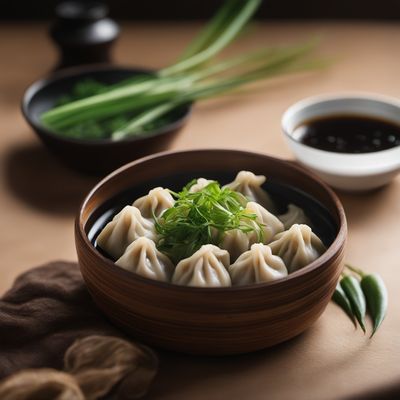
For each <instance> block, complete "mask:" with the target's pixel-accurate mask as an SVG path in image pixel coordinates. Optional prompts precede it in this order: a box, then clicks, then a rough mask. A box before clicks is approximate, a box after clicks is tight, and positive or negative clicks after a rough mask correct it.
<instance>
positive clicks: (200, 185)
mask: <svg viewBox="0 0 400 400" xmlns="http://www.w3.org/2000/svg"><path fill="white" fill-rule="evenodd" d="M211 182H215V181H212V180H210V179H205V178H199V179H197V181H196V183H195V184H194V185H192V186H191V187H190V189H189V193H197V192H200V190H203V189H204V188H205V187H206V186H207V185H209V184H210V183H211Z"/></svg>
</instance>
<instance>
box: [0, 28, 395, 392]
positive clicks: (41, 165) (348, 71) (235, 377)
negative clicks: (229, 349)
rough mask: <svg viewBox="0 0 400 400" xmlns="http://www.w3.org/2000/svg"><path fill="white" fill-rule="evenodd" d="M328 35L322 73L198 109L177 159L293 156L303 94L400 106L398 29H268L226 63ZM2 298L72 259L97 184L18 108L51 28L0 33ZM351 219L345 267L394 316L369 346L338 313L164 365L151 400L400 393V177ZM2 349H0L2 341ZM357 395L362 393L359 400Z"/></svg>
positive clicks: (47, 53)
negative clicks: (28, 276)
mask: <svg viewBox="0 0 400 400" xmlns="http://www.w3.org/2000/svg"><path fill="white" fill-rule="evenodd" d="M195 29H196V27H195V26H189V25H173V24H169V25H161V24H150V23H149V24H137V23H135V24H132V25H129V26H128V25H127V26H124V27H123V33H122V37H121V40H120V42H119V43H118V45H117V48H116V54H115V55H116V59H117V61H118V62H119V63H122V64H128V65H143V66H150V67H159V66H163V65H165V64H167V63H169V62H171V61H172V60H174V57H175V56H176V55H178V53H179V50H180V49H181V48H182V47H183V46H184V44H185V43H186V42H187V41H188V39H189V37H190V36H191V35H192V34H193V33H194V32H195ZM314 34H318V35H321V37H322V44H321V46H320V50H319V53H320V54H323V55H324V56H327V57H328V58H329V59H332V60H333V61H334V63H333V65H332V66H331V67H330V68H329V69H326V70H323V71H318V72H313V73H307V74H303V75H301V76H300V75H298V76H295V77H290V78H288V79H279V80H276V81H274V82H271V83H269V84H268V85H265V86H263V87H262V88H260V89H259V90H257V91H256V92H255V93H252V94H249V95H246V96H245V97H241V98H240V99H239V98H237V97H236V98H230V99H224V100H223V101H218V102H217V101H213V102H210V103H207V104H202V105H200V106H198V107H196V109H195V112H194V114H193V117H192V118H191V120H190V121H189V123H188V125H187V126H186V127H185V128H184V130H183V131H182V133H181V134H180V135H179V136H178V137H177V139H176V140H175V142H174V144H173V146H172V148H173V149H186V148H200V147H230V148H241V149H248V150H255V151H260V152H265V153H268V154H273V155H275V156H278V157H283V158H290V157H291V154H290V153H289V151H288V149H287V147H286V145H285V143H284V140H283V137H282V135H281V133H280V127H279V126H280V117H281V115H282V113H283V112H284V110H285V109H286V108H287V107H288V106H289V105H290V104H291V103H293V102H294V101H296V100H299V99H301V98H303V97H305V96H310V95H314V94H320V93H324V92H338V91H344V90H365V91H375V92H380V93H384V94H387V95H394V96H399V95H400V75H399V72H400V53H399V51H398V49H399V44H400V26H399V25H398V24H371V23H364V24H361V23H352V22H349V23H345V24H344V23H343V24H338V23H323V24H322V23H265V24H264V25H262V26H258V27H257V28H255V29H253V30H252V31H251V32H249V34H248V35H246V36H245V37H243V38H242V40H241V42H240V44H239V43H238V44H235V45H234V46H233V47H232V49H231V50H230V52H233V53H235V52H240V51H241V50H244V49H250V48H257V47H260V46H264V45H270V44H285V43H293V42H295V41H300V40H302V39H305V38H308V37H310V36H311V35H314ZM0 38H1V40H0V55H1V56H0V127H1V134H0V163H1V164H0V165H1V166H0V172H1V182H0V185H1V186H0V210H1V211H0V212H1V214H0V228H1V229H0V254H1V261H0V292H4V291H5V290H6V289H7V288H8V287H9V286H10V285H11V284H12V281H13V279H14V278H15V277H16V276H17V275H18V274H19V273H20V272H22V271H24V270H26V269H28V268H30V267H32V266H35V265H38V264H41V263H43V262H46V261H50V260H55V259H67V260H76V256H75V249H74V240H73V219H74V214H75V212H76V211H77V207H78V205H79V202H80V201H81V199H82V197H83V195H84V194H85V193H86V192H87V191H88V190H89V188H90V187H91V186H92V185H93V184H94V183H95V181H96V179H91V178H85V177H82V176H79V175H78V174H76V173H74V172H71V171H69V170H67V169H66V168H64V167H63V166H61V165H59V164H58V163H57V161H56V160H54V159H53V157H52V156H51V155H50V154H48V153H47V152H46V150H45V149H44V148H42V146H41V145H40V144H39V142H38V140H37V139H36V138H35V137H34V135H33V134H32V132H31V131H30V129H29V128H28V126H27V125H26V123H25V122H24V121H23V118H22V116H21V113H20V110H19V102H20V99H21V96H22V94H23V91H24V89H25V88H26V87H27V86H28V84H30V83H31V82H33V81H34V80H35V79H37V78H38V77H40V76H42V75H43V74H44V73H46V71H48V70H49V69H50V68H51V67H52V66H53V64H54V62H55V57H56V55H55V53H54V51H53V49H52V47H51V44H50V43H49V41H48V39H47V37H46V26H45V25H36V26H30V25H14V24H13V25H7V24H3V25H2V26H1V27H0ZM340 197H341V199H342V201H343V203H344V207H345V209H346V213H347V217H348V222H349V241H348V249H347V256H346V259H347V260H348V261H349V262H352V263H354V264H357V265H359V266H361V267H362V268H364V269H365V270H369V271H377V272H380V273H381V274H382V275H383V277H384V279H385V281H386V283H387V286H388V289H389V292H390V308H389V315H388V317H387V319H386V321H385V323H384V324H383V326H382V329H381V330H380V331H379V333H378V334H377V335H376V337H375V338H374V339H373V340H368V339H367V337H365V336H364V335H363V334H362V333H361V331H360V330H358V331H354V328H353V327H352V325H351V323H350V322H349V321H348V320H347V319H346V317H345V316H344V314H343V313H342V312H341V311H340V310H339V309H338V308H337V307H336V306H335V305H333V304H331V305H329V307H328V309H327V310H326V312H325V313H324V315H323V316H322V317H321V319H320V320H319V321H318V322H317V323H316V324H315V326H314V327H313V328H312V329H310V330H309V331H308V332H306V333H305V334H303V335H302V336H301V337H299V338H297V339H295V340H293V341H291V342H289V343H287V344H284V345H281V346H278V347H276V348H274V349H271V350H266V351H262V352H259V353H256V354H251V355H246V356H241V357H230V358H222V359H210V358H192V357H187V356H180V355H174V354H164V356H163V357H162V364H161V371H160V374H159V376H158V379H157V380H156V383H155V385H154V387H153V391H152V393H151V396H150V398H157V399H161V398H162V399H188V398H190V399H205V398H207V399H225V398H230V399H244V398H251V399H265V398H267V397H268V398H269V399H291V398H297V399H307V400H311V399H337V398H347V397H349V396H358V395H361V394H362V393H368V392H371V391H372V390H380V388H382V387H390V386H392V385H396V384H399V385H400V381H399V379H400V367H399V365H400V332H399V328H400V300H399V299H398V297H397V294H398V288H399V287H400V274H399V270H400V257H399V243H400V240H399V239H400V226H399V222H398V221H399V217H400V201H399V200H400V177H398V178H397V179H396V180H395V181H394V182H393V183H392V184H391V185H390V186H388V187H385V188H383V189H381V190H378V191H375V192H372V193H369V194H363V195H350V194H340ZM0 346H1V342H0ZM362 397H364V396H362Z"/></svg>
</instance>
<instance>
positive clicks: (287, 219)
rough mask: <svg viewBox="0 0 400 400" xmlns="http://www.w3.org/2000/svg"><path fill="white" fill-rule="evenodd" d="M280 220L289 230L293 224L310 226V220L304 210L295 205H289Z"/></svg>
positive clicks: (279, 216)
mask: <svg viewBox="0 0 400 400" xmlns="http://www.w3.org/2000/svg"><path fill="white" fill-rule="evenodd" d="M278 218H279V219H280V220H281V221H282V222H283V225H284V227H285V229H289V228H290V227H291V226H292V225H293V224H306V225H310V220H309V219H308V218H307V216H306V214H305V213H304V211H303V209H302V208H300V207H298V206H296V205H294V204H289V205H288V209H287V211H286V213H285V214H282V215H278Z"/></svg>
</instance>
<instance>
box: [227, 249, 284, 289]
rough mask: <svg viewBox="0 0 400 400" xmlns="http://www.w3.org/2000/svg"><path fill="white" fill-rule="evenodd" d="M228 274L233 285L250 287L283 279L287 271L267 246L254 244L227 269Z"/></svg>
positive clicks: (280, 260)
mask: <svg viewBox="0 0 400 400" xmlns="http://www.w3.org/2000/svg"><path fill="white" fill-rule="evenodd" d="M229 273H230V275H231V279H232V284H233V285H250V284H252V283H260V282H270V281H273V280H276V279H280V278H283V277H285V276H287V274H288V271H287V269H286V266H285V263H284V262H283V261H282V259H281V258H280V257H278V256H274V255H273V254H272V252H271V248H270V247H269V246H268V245H265V244H262V243H255V244H253V245H252V246H251V248H250V250H248V251H246V252H245V253H243V254H242V255H241V256H240V257H239V258H238V259H237V260H236V262H235V263H233V264H232V265H231V266H230V267H229Z"/></svg>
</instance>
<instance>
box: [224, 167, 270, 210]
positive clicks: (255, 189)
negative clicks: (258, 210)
mask: <svg viewBox="0 0 400 400" xmlns="http://www.w3.org/2000/svg"><path fill="white" fill-rule="evenodd" d="M265 180H266V178H265V176H264V175H255V174H253V172H250V171H240V172H239V173H238V174H237V175H236V178H235V180H234V181H233V182H231V183H228V184H227V185H225V186H224V188H229V189H232V190H235V191H236V192H239V193H242V194H243V195H244V196H246V197H247V199H248V200H249V201H254V202H256V203H260V204H261V205H262V206H264V207H265V208H267V209H268V210H271V211H274V210H275V206H274V203H273V201H272V199H271V197H270V196H269V194H268V193H267V192H266V191H265V190H264V189H263V188H262V187H261V185H263V183H264V182H265Z"/></svg>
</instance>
